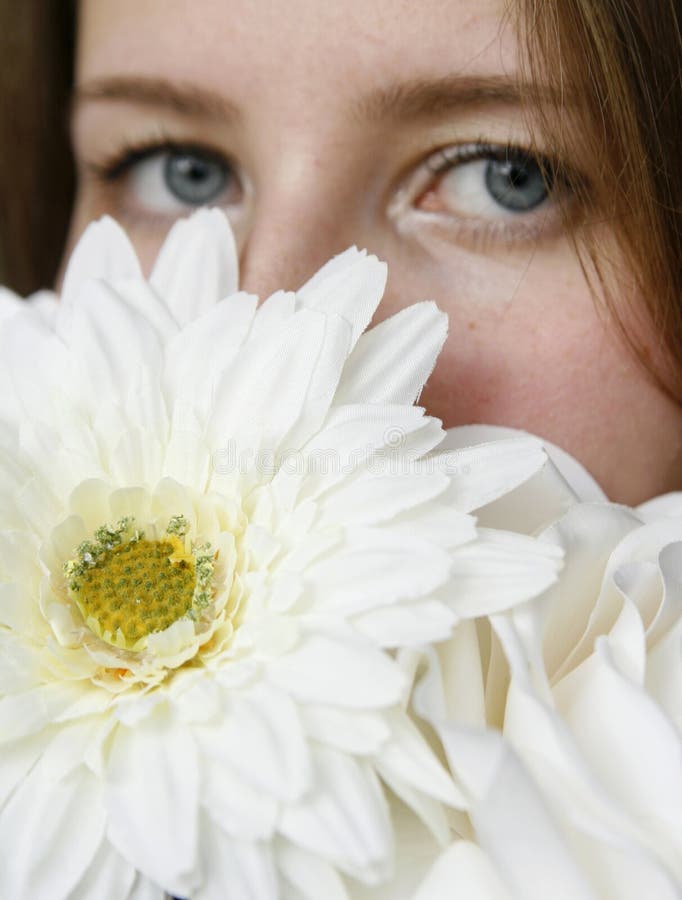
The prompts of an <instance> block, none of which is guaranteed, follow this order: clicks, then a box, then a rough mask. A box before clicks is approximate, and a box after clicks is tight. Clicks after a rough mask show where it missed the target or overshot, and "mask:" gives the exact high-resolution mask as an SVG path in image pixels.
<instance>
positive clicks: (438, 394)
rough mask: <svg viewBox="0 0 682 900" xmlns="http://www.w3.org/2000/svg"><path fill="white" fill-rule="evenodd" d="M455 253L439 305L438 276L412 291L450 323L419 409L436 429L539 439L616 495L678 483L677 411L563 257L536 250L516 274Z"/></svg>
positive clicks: (638, 496) (681, 477) (680, 429)
mask: <svg viewBox="0 0 682 900" xmlns="http://www.w3.org/2000/svg"><path fill="white" fill-rule="evenodd" d="M454 258H455V255H454V254H453V266H452V268H451V269H450V271H449V284H450V291H449V294H448V295H447V300H446V301H444V300H443V297H444V296H445V291H444V290H442V289H441V290H440V291H439V290H438V282H439V280H440V278H439V277H438V276H437V277H435V278H434V280H433V284H434V285H435V290H431V291H429V292H427V293H425V291H424V285H423V284H422V285H421V286H420V289H419V290H413V289H411V297H410V301H414V300H415V299H417V298H424V297H426V296H431V297H435V298H437V300H438V302H439V306H440V307H441V308H442V309H446V310H447V312H448V314H449V320H450V330H449V335H448V339H447V342H446V345H445V347H444V349H443V351H442V353H441V356H440V357H439V360H438V363H437V365H436V368H435V370H434V372H433V373H432V375H431V377H430V379H429V381H428V383H427V385H426V387H425V389H424V391H423V393H422V396H421V398H420V404H421V405H423V406H425V407H426V409H427V411H428V412H429V413H430V414H432V415H435V416H437V417H438V418H440V419H441V420H442V421H443V424H444V426H445V427H446V428H447V427H452V426H455V425H464V424H474V423H485V424H495V425H505V426H508V427H512V428H520V429H523V430H525V431H529V432H532V433H534V434H538V435H540V436H541V437H543V438H546V439H547V440H548V441H551V442H552V443H555V444H557V445H559V446H560V447H562V448H563V449H565V450H567V451H568V452H569V453H571V454H572V455H573V456H575V457H576V458H577V459H578V460H580V461H581V462H582V463H583V465H585V466H586V467H587V469H588V470H589V471H590V472H591V473H592V474H593V475H594V476H595V477H596V478H597V480H598V481H599V482H600V483H601V484H602V486H603V487H604V489H605V490H606V491H607V493H608V494H609V496H610V497H611V498H612V499H614V500H619V501H623V502H630V503H636V502H641V501H642V500H644V499H647V498H648V497H650V496H653V495H654V494H656V493H660V492H662V491H664V490H670V489H673V488H677V487H680V486H682V469H681V468H680V461H681V460H682V411H681V410H680V408H679V407H678V406H676V405H675V404H673V403H672V402H671V401H670V400H669V399H668V398H667V397H666V396H665V394H664V393H663V391H662V390H661V389H660V388H659V387H657V386H656V385H655V384H654V383H653V381H652V379H651V378H650V377H649V376H648V374H647V373H646V372H645V371H644V370H643V369H642V368H641V367H640V366H639V364H638V363H637V362H636V360H635V359H634V357H633V355H632V353H631V351H630V350H629V348H627V347H626V346H625V344H624V342H623V341H622V339H621V338H620V336H619V334H618V332H617V330H616V328H615V326H614V325H613V324H612V323H610V322H609V320H608V317H607V314H606V312H605V311H598V310H597V308H596V306H595V301H594V299H593V297H592V294H591V293H590V290H589V287H588V285H587V283H586V280H585V277H584V275H583V273H582V271H581V269H580V266H579V264H578V263H577V261H575V260H574V259H573V258H572V257H571V255H570V254H569V252H568V250H567V249H565V250H564V251H559V250H557V252H556V253H555V254H551V253H544V252H543V253H538V254H537V255H536V256H535V257H534V259H533V260H532V261H530V262H528V261H527V262H526V266H525V268H524V267H522V266H520V265H513V264H511V263H505V264H502V263H501V262H500V261H499V260H492V259H491V258H490V257H485V258H484V257H480V258H479V259H478V260H476V259H474V258H471V257H464V256H462V255H459V257H458V259H457V262H458V265H455V264H454ZM393 284H394V285H395V284H396V281H393ZM406 284H407V282H406ZM389 305H390V307H391V309H387V310H385V311H384V315H386V314H388V313H389V312H391V311H393V309H395V308H397V307H398V306H399V305H400V302H399V300H398V297H397V296H396V295H395V294H393V293H392V294H391V296H390V297H389ZM652 436H653V437H654V439H655V442H656V443H655V446H653V444H652ZM615 460H617V461H618V465H617V466H616V465H615V462H614V461H615Z"/></svg>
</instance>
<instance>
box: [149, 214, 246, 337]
mask: <svg viewBox="0 0 682 900" xmlns="http://www.w3.org/2000/svg"><path fill="white" fill-rule="evenodd" d="M149 281H150V283H151V285H152V286H153V287H154V288H155V289H156V290H157V291H158V293H159V294H160V295H161V296H162V297H163V299H164V301H165V302H166V303H167V304H168V308H169V309H170V311H171V312H172V314H173V316H174V317H175V319H176V321H177V322H178V323H179V324H180V325H186V324H188V323H189V322H191V321H192V320H193V319H196V318H198V316H199V315H200V314H201V313H202V312H204V311H205V310H206V309H210V308H211V307H212V306H214V305H215V304H216V303H217V302H218V301H219V300H222V299H223V298H224V297H227V296H228V295H229V294H233V293H235V291H236V290H237V287H238V281H239V263H238V259H237V247H236V244H235V241H234V235H233V234H232V229H231V228H230V223H229V221H228V219H227V216H226V215H225V214H224V213H223V212H221V211H220V210H219V209H199V210H197V211H196V212H195V213H194V214H193V215H191V216H190V217H189V218H187V219H180V220H179V221H177V222H176V223H175V224H174V225H173V227H172V228H171V230H170V231H169V233H168V236H167V237H166V239H165V241H164V242H163V246H162V247H161V250H160V251H159V255H158V257H157V259H156V262H155V264H154V268H153V270H152V273H151V275H150V276H149Z"/></svg>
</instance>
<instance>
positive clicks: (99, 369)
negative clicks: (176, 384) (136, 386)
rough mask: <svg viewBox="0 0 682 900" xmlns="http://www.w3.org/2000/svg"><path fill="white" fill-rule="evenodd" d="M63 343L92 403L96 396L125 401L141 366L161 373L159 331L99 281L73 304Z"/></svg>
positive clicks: (87, 287)
mask: <svg viewBox="0 0 682 900" xmlns="http://www.w3.org/2000/svg"><path fill="white" fill-rule="evenodd" d="M67 340H68V344H69V348H70V350H71V352H72V353H73V354H74V355H76V356H77V358H78V360H79V361H80V364H81V368H82V371H83V378H84V379H87V382H85V383H86V384H88V386H89V389H90V392H91V397H92V398H93V403H94V402H95V401H96V398H97V397H98V396H99V395H102V396H104V397H119V398H121V401H123V400H124V399H125V397H126V395H127V390H128V388H129V386H130V384H131V380H132V377H133V376H134V374H135V372H136V370H137V367H138V366H140V365H145V366H148V367H149V368H150V369H151V370H152V371H153V370H157V371H159V370H160V364H161V345H160V341H159V335H158V333H157V331H156V330H155V328H154V327H153V326H152V324H151V323H150V322H149V320H148V319H146V318H145V317H144V316H142V315H140V313H139V312H137V311H135V310H133V309H132V308H131V307H130V306H128V305H127V304H126V303H125V302H124V301H123V299H122V298H121V297H120V296H119V295H117V294H116V293H115V292H114V291H113V289H112V288H110V287H109V286H108V285H105V284H104V283H103V282H97V281H94V282H90V283H88V285H86V288H85V292H84V294H82V295H80V296H79V297H78V298H76V300H75V301H74V306H73V309H72V311H71V322H70V331H69V334H68V336H67Z"/></svg>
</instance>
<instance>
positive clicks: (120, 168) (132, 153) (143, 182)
mask: <svg viewBox="0 0 682 900" xmlns="http://www.w3.org/2000/svg"><path fill="white" fill-rule="evenodd" d="M91 168H92V169H94V171H95V174H96V176H97V177H98V178H99V180H100V181H102V182H106V183H108V184H110V185H111V184H115V185H116V189H117V192H118V193H119V196H120V200H121V202H122V203H124V204H126V205H128V206H131V205H132V206H133V207H134V208H135V209H138V210H141V211H142V212H144V213H149V214H177V213H182V212H183V211H186V210H187V209H188V208H191V207H196V206H204V205H206V204H210V205H216V206H217V205H220V206H229V205H232V204H236V203H239V202H240V201H241V199H242V194H243V190H242V186H241V183H240V180H239V178H238V176H237V173H236V171H235V169H234V167H233V166H232V165H231V164H230V163H229V162H228V161H227V160H226V159H224V158H222V157H221V156H220V155H219V154H217V153H214V152H213V151H210V150H206V149H203V148H200V147H191V146H188V147H183V146H179V145H175V144H158V143H157V144H152V145H149V146H137V147H136V146H132V147H125V148H123V149H122V150H120V151H119V152H118V153H117V154H116V155H115V157H114V158H113V159H111V160H109V161H107V162H105V163H103V164H99V165H95V166H91Z"/></svg>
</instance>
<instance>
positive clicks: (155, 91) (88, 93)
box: [72, 75, 241, 122]
mask: <svg viewBox="0 0 682 900" xmlns="http://www.w3.org/2000/svg"><path fill="white" fill-rule="evenodd" d="M99 100H108V101H114V102H119V103H137V104H138V105H142V106H155V107H165V108H166V109H171V110H173V112H176V113H180V114H181V115H185V116H194V117H200V118H205V119H221V120H224V121H227V122H235V121H237V120H238V119H240V118H241V110H240V109H239V107H238V106H237V105H236V104H235V103H233V102H232V101H231V100H228V99H227V98H226V97H223V96H222V95H221V94H219V93H217V92H216V91H211V90H207V89H206V88H202V87H199V86H198V85H196V84H189V83H185V82H171V81H167V80H166V79H163V78H149V77H146V76H144V77H143V76H120V75H119V76H112V77H109V78H99V79H96V80H95V81H91V82H87V83H86V84H83V85H77V86H76V88H75V89H74V94H73V101H72V114H73V112H74V111H75V109H77V108H78V107H79V106H80V105H81V104H83V103H86V102H88V101H99Z"/></svg>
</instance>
